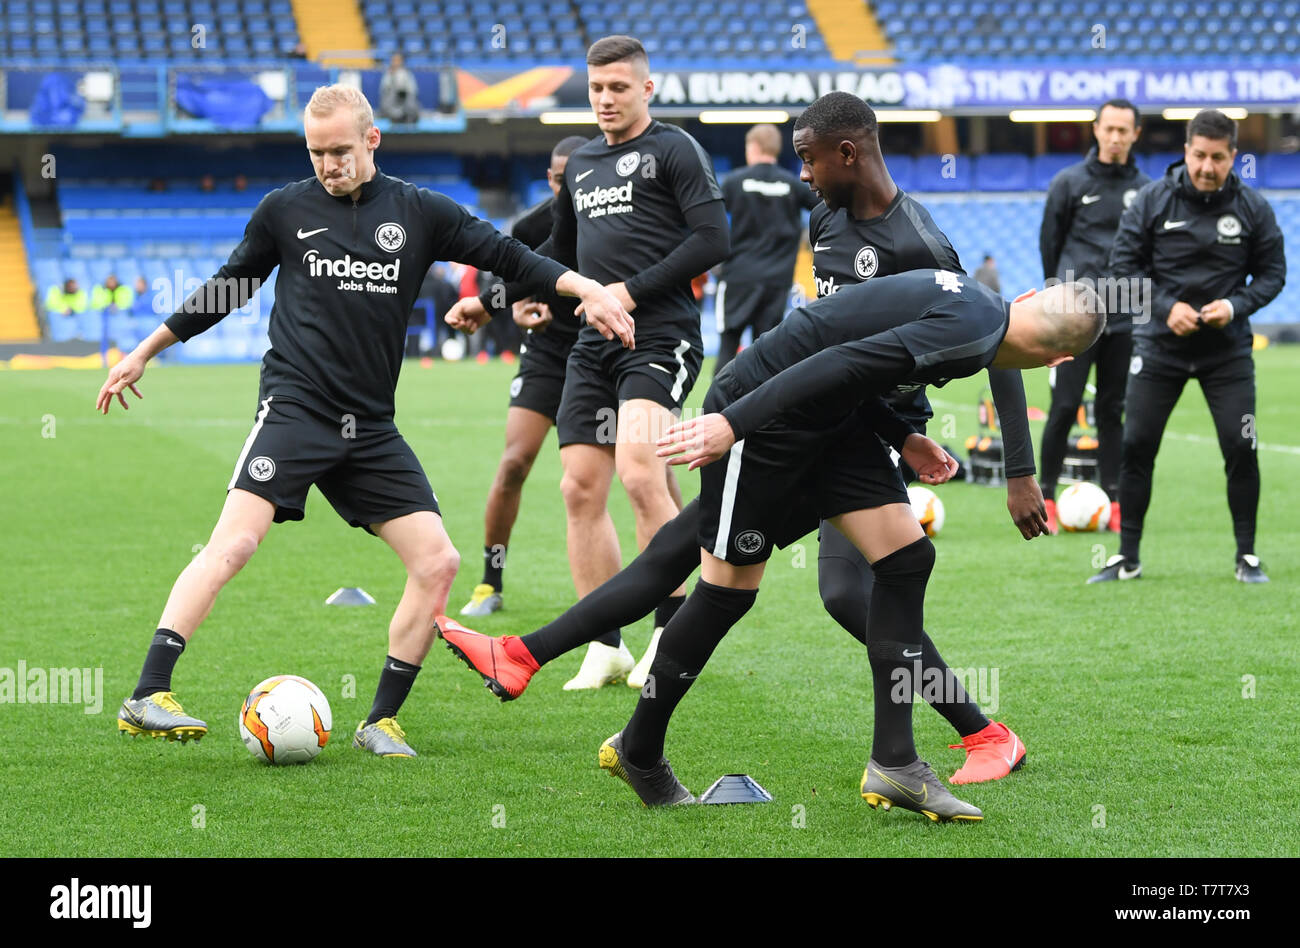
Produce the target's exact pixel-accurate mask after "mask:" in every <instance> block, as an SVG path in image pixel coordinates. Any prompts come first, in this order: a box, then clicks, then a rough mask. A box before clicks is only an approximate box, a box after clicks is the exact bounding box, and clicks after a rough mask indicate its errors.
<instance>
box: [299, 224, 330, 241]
mask: <svg viewBox="0 0 1300 948" xmlns="http://www.w3.org/2000/svg"><path fill="white" fill-rule="evenodd" d="M327 230H329V228H328V227H317V228H316V229H315V230H306V231H305V230H303V229H302V228H301V227H299V228H298V239H299V240H306V239H307V238H308V237H312V236H314V235H316V234H323V233H324V232H325V231H327Z"/></svg>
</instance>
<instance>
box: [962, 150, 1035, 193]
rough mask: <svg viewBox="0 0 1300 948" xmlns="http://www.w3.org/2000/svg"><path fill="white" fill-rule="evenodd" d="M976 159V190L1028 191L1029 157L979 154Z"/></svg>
mask: <svg viewBox="0 0 1300 948" xmlns="http://www.w3.org/2000/svg"><path fill="white" fill-rule="evenodd" d="M974 160H975V172H974V180H975V190H977V191H1026V190H1028V189H1029V187H1030V168H1029V158H1028V157H1027V156H1025V155H1001V154H989V155H978V156H976V158H975V159H974Z"/></svg>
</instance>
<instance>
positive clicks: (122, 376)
mask: <svg viewBox="0 0 1300 948" xmlns="http://www.w3.org/2000/svg"><path fill="white" fill-rule="evenodd" d="M142 375H144V360H143V359H140V358H137V357H136V355H135V353H132V354H131V355H129V356H127V357H126V358H124V359H123V360H122V361H121V362H119V363H118V364H117V365H115V366H113V367H112V368H111V369H109V370H108V379H107V380H106V381H105V382H104V385H103V387H101V388H100V390H99V397H98V398H96V399H95V410H96V411H97V412H99V413H100V414H101V415H107V414H108V410H109V408H111V407H112V406H113V398H114V397H116V398H117V400H118V401H119V402H121V403H122V408H123V409H124V410H126V411H129V410H130V409H131V406H130V405H128V404H127V403H126V394H125V390H126V389H128V388H129V389H130V390H131V391H133V392H134V393H135V397H136V398H144V396H143V395H141V394H140V390H139V389H138V388H136V387H135V383H136V382H138V381H140V376H142Z"/></svg>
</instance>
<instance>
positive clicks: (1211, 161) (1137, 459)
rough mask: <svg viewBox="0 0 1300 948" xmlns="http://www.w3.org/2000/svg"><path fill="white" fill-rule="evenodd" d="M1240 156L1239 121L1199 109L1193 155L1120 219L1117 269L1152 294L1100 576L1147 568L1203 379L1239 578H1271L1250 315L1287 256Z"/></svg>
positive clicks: (1274, 290) (1133, 369) (1141, 331)
mask: <svg viewBox="0 0 1300 948" xmlns="http://www.w3.org/2000/svg"><path fill="white" fill-rule="evenodd" d="M1236 157H1237V123H1236V122H1234V121H1233V120H1232V119H1230V118H1228V117H1227V116H1226V115H1224V114H1223V113H1222V112H1220V111H1218V110H1217V109H1205V110H1203V111H1201V112H1198V113H1197V114H1196V115H1195V116H1194V117H1193V118H1192V120H1191V121H1190V122H1188V123H1187V140H1186V144H1185V145H1184V146H1183V159H1182V160H1181V161H1176V162H1174V163H1173V164H1172V165H1170V166H1169V168H1168V169H1167V170H1166V171H1165V175H1164V177H1163V178H1161V179H1160V180H1158V181H1153V182H1151V183H1150V184H1148V185H1147V186H1146V187H1144V188H1143V189H1142V190H1141V191H1139V192H1138V194H1137V197H1136V198H1134V199H1133V203H1132V204H1130V205H1129V206H1128V210H1126V211H1125V212H1124V216H1123V217H1121V218H1120V222H1119V233H1118V234H1117V235H1116V237H1115V246H1114V248H1113V249H1112V250H1111V254H1110V264H1109V266H1110V275H1111V277H1112V278H1118V279H1125V280H1130V281H1134V282H1136V281H1138V280H1144V281H1146V282H1148V283H1149V284H1150V285H1151V286H1152V287H1153V290H1152V293H1151V296H1150V299H1149V301H1148V303H1149V307H1150V310H1149V312H1148V313H1144V314H1142V318H1141V320H1140V321H1139V319H1138V318H1137V315H1136V314H1135V315H1134V322H1135V323H1137V326H1136V328H1135V329H1134V335H1135V337H1136V338H1135V339H1134V340H1133V358H1132V360H1131V361H1130V363H1129V375H1128V388H1127V389H1126V391H1125V396H1124V398H1125V401H1126V402H1127V404H1128V414H1127V415H1126V416H1125V418H1124V458H1123V461H1122V462H1121V466H1120V488H1119V490H1120V543H1119V553H1117V554H1115V555H1114V556H1112V557H1111V558H1110V561H1109V562H1108V563H1107V564H1106V566H1105V567H1104V568H1103V569H1102V570H1101V571H1100V572H1098V573H1097V574H1096V575H1094V576H1092V577H1091V578H1090V579H1089V580H1088V582H1090V583H1098V582H1111V581H1115V580H1129V579H1137V578H1139V577H1140V576H1141V575H1142V564H1141V562H1140V560H1139V558H1138V547H1139V545H1140V544H1141V542H1142V526H1143V523H1144V521H1145V519H1146V513H1147V506H1148V505H1149V504H1150V503H1151V475H1152V472H1153V471H1154V470H1155V463H1156V452H1157V451H1158V450H1159V449H1160V440H1161V438H1163V437H1164V433H1165V423H1166V422H1168V420H1169V413H1170V412H1172V411H1173V409H1174V404H1175V403H1176V402H1177V401H1178V397H1179V395H1181V394H1182V391H1183V386H1184V385H1186V384H1187V381H1188V380H1189V379H1193V378H1194V379H1196V380H1197V381H1198V382H1200V383H1201V391H1202V392H1203V393H1204V394H1205V400H1206V402H1207V403H1209V406H1210V415H1211V417H1212V418H1213V419H1214V427H1215V430H1216V431H1217V432H1218V435H1219V451H1220V452H1221V453H1222V455H1223V468H1224V473H1225V474H1226V475H1227V478H1228V511H1229V513H1230V514H1231V515H1232V532H1233V535H1234V539H1235V540H1236V542H1237V551H1236V577H1237V579H1238V580H1240V581H1241V582H1243V583H1266V582H1268V576H1266V575H1265V573H1264V570H1263V567H1262V566H1261V564H1260V561H1259V557H1258V556H1256V555H1255V518H1256V514H1257V512H1258V508H1259V458H1258V457H1256V455H1255V446H1256V438H1257V437H1258V434H1259V431H1258V426H1257V425H1256V418H1255V360H1254V356H1253V355H1252V343H1253V339H1254V333H1253V332H1251V328H1250V316H1251V314H1252V313H1254V312H1255V311H1256V310H1258V309H1259V308H1261V307H1262V306H1264V305H1266V304H1267V303H1269V302H1270V301H1271V300H1272V299H1273V298H1274V297H1276V296H1277V295H1278V293H1280V292H1282V287H1283V285H1284V284H1285V283H1286V252H1285V251H1284V249H1283V245H1282V229H1281V228H1280V227H1278V225H1277V218H1276V217H1275V216H1274V214H1273V209H1272V208H1271V207H1269V204H1268V201H1267V200H1265V199H1264V198H1263V197H1262V196H1261V195H1260V193H1259V192H1258V191H1256V190H1255V189H1254V188H1248V187H1246V186H1245V185H1243V184H1242V183H1241V179H1240V178H1239V177H1238V176H1237V175H1236V173H1235V172H1233V170H1232V163H1233V161H1234V160H1235V159H1236ZM1247 277H1250V282H1249V283H1247V282H1246V278H1247ZM1133 298H1134V294H1132V293H1130V294H1129V300H1130V302H1131V301H1132V300H1133ZM1184 476H1196V475H1194V474H1191V473H1190V472H1188V473H1185V475H1184Z"/></svg>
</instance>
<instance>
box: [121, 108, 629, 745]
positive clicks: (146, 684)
mask: <svg viewBox="0 0 1300 948" xmlns="http://www.w3.org/2000/svg"><path fill="white" fill-rule="evenodd" d="M303 126H304V131H305V137H306V142H307V151H308V153H309V154H310V155H311V160H312V166H313V168H314V170H315V176H314V177H310V178H305V179H303V180H302V181H296V182H294V183H293V184H289V185H286V186H285V187H283V188H279V189H278V190H275V191H272V192H271V193H270V194H268V195H267V196H266V197H265V198H263V199H262V202H261V203H260V204H258V206H257V208H256V209H255V210H254V211H253V213H252V216H251V217H250V218H249V221H248V227H247V228H246V229H245V231H244V239H243V240H242V241H241V242H240V244H239V246H238V247H236V248H235V250H234V251H233V252H232V253H231V255H230V259H229V260H228V261H227V262H226V264H225V265H224V266H223V267H222V268H221V269H220V270H218V271H217V273H216V274H215V275H214V276H213V277H212V278H211V279H209V280H208V282H207V283H206V284H204V285H203V286H202V287H200V288H199V289H197V290H195V291H194V293H192V294H191V295H190V296H189V298H188V299H186V300H185V302H184V304H183V305H182V306H181V307H180V308H178V309H177V310H176V312H175V313H173V314H172V315H171V316H169V317H168V318H167V320H166V321H165V322H164V323H163V324H162V325H161V326H159V327H158V328H157V329H155V330H154V331H153V333H152V334H150V336H149V337H148V338H147V339H145V340H144V341H143V342H142V343H140V345H139V346H137V347H136V348H135V350H134V351H133V352H132V353H131V354H130V355H128V356H127V357H126V358H124V359H123V360H122V361H121V362H119V363H118V364H117V365H115V366H114V367H113V368H112V370H111V371H110V372H109V373H108V379H107V381H105V382H104V385H103V387H102V388H101V389H100V390H99V396H98V399H97V401H96V407H97V408H98V410H99V411H101V412H103V413H105V414H107V413H108V410H109V408H110V407H111V406H112V404H113V400H114V398H116V399H117V400H118V401H119V402H120V403H121V405H122V407H123V408H126V407H127V402H126V389H128V388H129V389H130V390H131V391H132V392H133V393H134V394H135V395H136V397H140V392H139V390H138V389H137V388H136V385H135V383H136V382H137V381H138V380H139V379H140V377H141V376H142V375H143V374H144V371H145V366H146V365H147V364H148V362H149V360H150V359H151V358H153V357H154V356H156V355H157V354H158V353H159V352H161V351H162V350H163V349H166V348H167V347H168V346H171V345H174V344H175V343H177V342H185V341H188V340H189V339H191V338H192V337H194V336H196V335H198V334H199V333H201V332H203V331H205V330H207V329H210V328H211V327H213V326H214V325H216V324H217V323H218V322H220V321H221V319H223V318H224V317H225V316H226V315H227V314H229V313H230V312H231V310H234V309H237V308H239V307H240V306H242V305H244V303H246V302H247V300H248V298H249V297H250V296H251V295H252V294H253V293H254V292H256V290H257V288H258V286H259V285H260V283H261V281H262V280H265V279H266V278H267V276H269V275H270V273H271V271H272V270H273V269H275V268H276V267H277V266H278V267H279V268H280V275H279V278H278V280H277V292H276V295H275V303H274V305H273V306H272V308H271V321H270V337H271V348H270V349H268V350H267V352H266V355H265V356H264V357H263V359H262V374H261V385H260V391H259V393H258V400H259V411H258V412H257V418H256V421H255V423H254V424H253V429H252V431H251V432H250V433H249V435H248V439H247V440H246V441H245V442H244V447H243V450H242V451H241V452H240V455H239V459H238V460H237V461H236V462H235V469H234V473H233V475H232V476H231V478H230V483H229V485H228V486H227V488H226V499H225V505H224V506H223V508H222V511H221V516H220V518H219V519H218V521H217V525H216V526H215V527H214V528H213V531H212V536H211V538H210V539H209V540H208V542H207V544H206V546H204V547H203V549H202V550H200V551H199V553H198V554H197V555H196V556H195V557H194V559H193V560H191V561H190V563H189V565H187V566H186V567H185V569H184V570H183V571H182V572H181V574H180V576H179V577H178V578H177V580H176V582H175V584H174V585H173V586H172V591H171V595H170V596H169V597H168V599H167V604H166V605H165V606H164V607H163V611H162V616H161V618H160V619H159V621H158V624H157V631H156V632H153V631H151V632H150V636H151V642H150V646H149V649H148V652H147V653H146V656H145V662H144V667H143V669H142V671H141V673H140V679H139V682H138V684H137V685H136V689H135V691H134V692H133V693H132V695H131V696H130V697H129V698H127V699H126V700H125V701H123V702H122V708H121V710H120V711H119V713H118V730H119V731H120V732H122V733H124V734H130V735H132V736H138V735H141V734H143V735H146V736H149V737H155V738H157V737H165V738H167V739H168V740H178V739H179V740H181V741H188V740H191V739H197V738H201V737H203V736H204V735H205V734H206V733H207V725H206V724H205V723H204V722H203V721H201V720H199V719H198V718H195V717H191V716H189V715H186V714H185V712H184V710H183V709H182V708H181V706H180V704H179V703H178V702H177V701H176V698H175V696H174V694H173V692H172V686H171V679H172V672H173V670H174V668H175V665H176V662H177V660H178V659H179V658H180V655H181V653H182V652H183V651H184V650H185V647H186V643H188V642H189V641H190V639H191V638H192V637H193V635H194V633H195V632H196V631H197V629H198V627H199V625H200V623H202V622H203V620H204V619H205V618H206V617H207V615H208V613H209V612H211V611H212V607H213V605H214V604H215V602H216V598H217V595H218V593H220V591H221V590H222V588H223V587H224V586H225V585H226V583H228V582H230V580H231V579H233V578H234V576H235V574H236V573H238V572H239V571H240V570H241V569H242V568H243V567H244V565H245V564H246V563H247V562H248V560H249V559H250V558H251V557H252V555H253V553H254V552H256V550H257V548H258V546H259V544H260V543H261V542H262V539H263V538H264V537H265V536H266V534H267V531H268V530H270V528H271V524H272V523H282V522H284V521H286V520H302V519H303V517H304V516H305V511H306V501H307V492H308V490H310V488H311V487H312V486H313V485H315V487H316V488H317V489H318V490H319V491H320V492H321V493H322V494H323V495H324V496H325V499H326V500H328V501H329V502H330V505H331V506H332V507H333V508H334V509H335V511H336V512H337V513H338V514H339V516H340V517H342V518H343V519H344V520H345V521H347V522H348V523H349V524H351V525H352V526H354V527H362V528H364V529H365V530H366V532H368V533H371V534H373V535H375V536H378V537H379V538H380V539H382V540H383V541H384V542H385V543H387V544H388V545H389V546H391V547H392V548H393V550H394V552H396V553H397V555H398V557H399V558H400V559H401V561H402V563H403V565H404V566H405V567H406V572H407V580H406V588H405V590H404V591H403V594H402V599H401V601H400V602H399V603H398V605H397V611H396V612H395V613H394V615H393V618H392V621H391V623H390V624H389V627H388V654H387V656H386V657H385V659H384V662H383V666H382V671H381V672H380V675H379V685H378V688H377V690H376V693H375V700H374V704H373V706H372V708H371V711H370V714H369V716H368V717H367V718H366V719H365V720H363V721H362V722H361V723H360V724H359V725H358V726H357V730H356V733H355V735H354V737H353V746H355V747H360V748H363V749H365V750H368V751H370V752H372V753H374V754H377V755H379V756H381V757H414V756H415V751H414V750H412V749H411V747H410V745H409V744H407V743H406V737H405V734H404V732H403V731H402V729H401V728H400V727H399V726H398V724H397V712H398V709H399V708H400V707H401V705H402V703H403V701H405V699H406V696H407V694H408V693H409V691H410V689H411V686H412V685H413V684H414V683H415V677H416V675H417V674H418V672H419V671H420V663H421V662H422V661H423V660H424V656H425V655H426V654H428V651H429V646H430V645H431V644H432V643H433V639H434V635H435V633H436V631H437V627H436V625H435V623H434V617H435V616H438V615H439V614H440V613H442V612H443V611H444V610H445V609H446V605H447V594H448V592H449V591H450V590H451V583H452V580H453V579H454V578H455V575H456V569H457V567H458V565H459V562H460V557H459V554H457V552H456V549H455V547H453V546H452V543H451V540H450V538H448V536H447V532H446V530H445V529H444V528H443V523H442V516H441V513H440V511H439V506H438V500H437V498H436V497H435V496H434V493H433V489H432V488H431V487H430V485H429V480H428V478H427V477H426V476H425V473H424V469H423V467H422V466H421V465H420V461H419V459H418V458H417V457H416V456H415V452H414V451H412V450H411V448H410V446H409V445H408V444H407V443H406V441H405V439H403V437H402V435H401V433H400V432H399V431H398V430H397V426H396V425H395V424H394V421H393V414H394V394H395V391H396V388H397V378H398V373H399V372H400V371H401V368H402V351H403V348H404V345H405V341H406V325H407V319H408V317H409V315H410V312H411V306H412V304H413V303H414V302H415V297H416V294H417V293H418V292H419V289H420V283H421V282H422V280H423V278H424V274H425V273H427V272H428V270H429V267H430V266H431V265H432V264H433V262H434V260H460V261H464V262H465V263H468V264H470V265H472V266H476V267H479V268H482V269H488V270H492V271H493V272H495V273H500V274H503V275H506V276H508V277H510V278H513V279H519V280H530V281H532V282H534V283H536V284H537V285H538V286H542V287H545V288H546V289H547V290H554V291H556V292H560V293H564V294H566V295H579V296H581V298H582V299H581V302H582V304H583V306H584V309H585V311H586V312H587V318H588V321H589V322H591V323H593V325H600V326H601V327H602V328H604V329H605V331H608V332H609V333H610V335H611V336H614V335H615V334H616V333H617V334H621V336H620V338H622V339H624V340H625V341H627V342H629V343H630V342H631V339H632V323H631V320H630V318H629V317H628V315H627V313H626V312H625V311H624V310H623V308H622V307H621V306H620V304H619V303H618V301H617V299H616V298H615V297H614V296H613V294H612V293H610V292H609V291H608V290H606V289H604V288H603V287H602V286H601V285H600V284H599V283H596V282H594V281H592V280H588V279H584V278H582V277H579V276H578V275H577V274H576V273H574V272H572V271H571V270H567V269H566V268H565V267H564V266H563V265H562V264H560V263H557V262H556V261H554V260H548V259H545V258H544V257H541V256H539V255H537V254H535V253H533V252H532V251H530V250H529V249H528V248H527V247H525V246H524V245H523V244H521V243H520V242H519V241H517V240H512V239H511V238H509V237H506V236H504V235H502V234H500V233H498V232H497V231H496V229H495V228H493V227H492V225H491V224H489V223H487V222H486V221H483V220H479V219H478V218H476V217H474V216H472V215H471V214H470V213H469V212H468V211H466V210H465V209H464V208H463V207H460V206H459V205H457V204H456V203H455V202H453V201H451V200H450V199H449V198H447V197H445V196H443V195H441V194H434V193H433V192H430V191H426V190H424V189H421V188H416V187H415V186H414V185H411V184H408V183H407V182H405V181H402V180H400V179H398V178H391V177H389V176H388V175H386V174H384V173H383V172H381V171H380V170H379V169H378V168H377V167H376V166H375V159H374V153H375V149H377V148H378V147H379V139H380V133H379V130H378V129H377V128H376V127H375V125H374V114H373V112H372V111H371V108H370V104H369V103H368V102H367V101H366V99H365V97H364V96H362V95H361V93H360V92H358V91H357V90H356V89H353V88H351V87H348V86H342V85H334V86H322V87H321V88H319V89H317V90H316V92H315V93H314V94H313V95H312V97H311V101H310V102H309V103H308V104H307V109H306V113H305V115H304V119H303Z"/></svg>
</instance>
